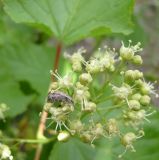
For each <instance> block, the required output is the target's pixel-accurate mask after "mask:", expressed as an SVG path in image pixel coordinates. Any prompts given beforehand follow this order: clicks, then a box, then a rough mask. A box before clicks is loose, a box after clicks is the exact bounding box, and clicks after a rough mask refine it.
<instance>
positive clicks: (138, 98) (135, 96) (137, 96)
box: [131, 93, 141, 101]
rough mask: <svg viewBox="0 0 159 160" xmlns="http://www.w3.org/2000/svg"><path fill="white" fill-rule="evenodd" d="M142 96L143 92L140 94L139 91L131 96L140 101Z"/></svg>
mask: <svg viewBox="0 0 159 160" xmlns="http://www.w3.org/2000/svg"><path fill="white" fill-rule="evenodd" d="M140 98H141V94H139V93H136V94H134V95H132V97H131V99H133V100H137V101H139V100H140Z"/></svg>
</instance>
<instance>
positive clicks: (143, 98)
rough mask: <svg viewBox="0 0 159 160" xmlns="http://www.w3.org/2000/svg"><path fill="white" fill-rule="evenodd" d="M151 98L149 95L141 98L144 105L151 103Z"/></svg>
mask: <svg viewBox="0 0 159 160" xmlns="http://www.w3.org/2000/svg"><path fill="white" fill-rule="evenodd" d="M150 101H151V98H150V97H149V96H148V95H144V96H142V97H141V98H140V103H141V104H142V105H144V106H146V105H149V104H150Z"/></svg>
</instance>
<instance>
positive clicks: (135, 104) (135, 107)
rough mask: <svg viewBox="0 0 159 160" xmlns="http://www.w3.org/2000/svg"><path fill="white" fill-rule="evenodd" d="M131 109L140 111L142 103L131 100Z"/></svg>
mask: <svg viewBox="0 0 159 160" xmlns="http://www.w3.org/2000/svg"><path fill="white" fill-rule="evenodd" d="M128 104H129V107H130V109H132V110H135V111H137V110H139V109H140V103H139V102H138V101H137V100H129V103H128Z"/></svg>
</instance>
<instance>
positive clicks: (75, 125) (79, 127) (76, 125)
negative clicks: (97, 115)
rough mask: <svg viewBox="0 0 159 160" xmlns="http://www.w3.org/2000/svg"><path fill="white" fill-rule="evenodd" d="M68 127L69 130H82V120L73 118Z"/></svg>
mask: <svg viewBox="0 0 159 160" xmlns="http://www.w3.org/2000/svg"><path fill="white" fill-rule="evenodd" d="M70 128H71V130H74V131H76V132H80V131H81V130H83V128H84V125H83V124H82V122H81V121H80V120H74V121H71V122H70Z"/></svg>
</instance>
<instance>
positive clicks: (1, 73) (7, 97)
mask: <svg viewBox="0 0 159 160" xmlns="http://www.w3.org/2000/svg"><path fill="white" fill-rule="evenodd" d="M0 55H1V54H0ZM1 60H2V58H1V59H0V103H6V104H7V105H8V107H9V110H8V115H9V116H15V115H17V114H19V113H22V112H23V111H25V109H26V107H27V105H28V104H29V102H30V101H31V100H32V99H33V96H26V95H24V94H23V93H22V92H21V91H20V88H19V85H18V83H17V82H16V81H15V79H14V78H13V75H12V73H11V72H9V70H7V69H5V64H4V63H2V61H1Z"/></svg>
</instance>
